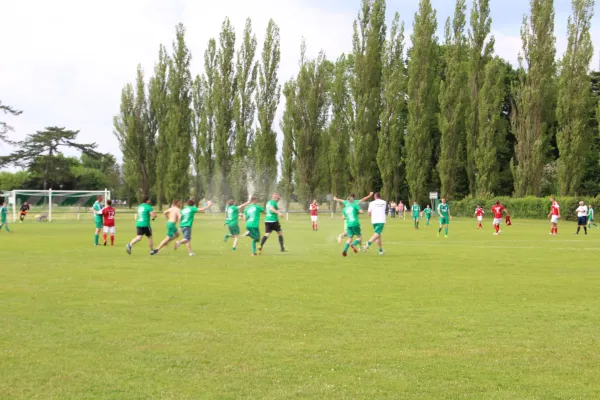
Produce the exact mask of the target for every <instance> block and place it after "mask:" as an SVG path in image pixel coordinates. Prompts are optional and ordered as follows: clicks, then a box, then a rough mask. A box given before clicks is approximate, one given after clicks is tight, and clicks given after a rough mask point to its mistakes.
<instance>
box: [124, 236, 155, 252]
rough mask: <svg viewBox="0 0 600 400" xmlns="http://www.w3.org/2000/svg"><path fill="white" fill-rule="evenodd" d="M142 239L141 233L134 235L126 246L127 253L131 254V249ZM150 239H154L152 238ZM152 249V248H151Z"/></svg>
mask: <svg viewBox="0 0 600 400" xmlns="http://www.w3.org/2000/svg"><path fill="white" fill-rule="evenodd" d="M140 240H142V236H141V235H139V236H136V237H134V238H133V239H132V240H131V242H129V243H127V245H126V246H125V250H126V251H127V254H129V255H131V249H132V248H133V246H134V245H135V244H136V243H137V242H139V241H140ZM150 241H152V239H150ZM150 249H152V248H150Z"/></svg>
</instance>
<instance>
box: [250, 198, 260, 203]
mask: <svg viewBox="0 0 600 400" xmlns="http://www.w3.org/2000/svg"><path fill="white" fill-rule="evenodd" d="M257 202H258V199H257V198H256V196H252V197H251V198H250V203H252V204H256V203H257Z"/></svg>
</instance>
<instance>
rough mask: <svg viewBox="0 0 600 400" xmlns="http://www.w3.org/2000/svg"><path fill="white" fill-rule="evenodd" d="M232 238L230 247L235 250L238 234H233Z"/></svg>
mask: <svg viewBox="0 0 600 400" xmlns="http://www.w3.org/2000/svg"><path fill="white" fill-rule="evenodd" d="M232 238H233V246H232V248H233V249H234V250H235V249H236V248H237V244H238V240H239V236H238V235H233V236H232Z"/></svg>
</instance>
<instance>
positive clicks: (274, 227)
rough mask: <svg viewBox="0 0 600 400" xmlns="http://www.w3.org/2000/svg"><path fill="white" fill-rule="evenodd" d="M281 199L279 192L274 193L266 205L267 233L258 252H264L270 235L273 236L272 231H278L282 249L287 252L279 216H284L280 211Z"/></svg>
mask: <svg viewBox="0 0 600 400" xmlns="http://www.w3.org/2000/svg"><path fill="white" fill-rule="evenodd" d="M279 199H280V197H279V193H273V197H271V200H269V201H268V202H267V205H266V207H265V209H266V211H267V214H266V215H265V234H264V236H263V237H262V239H261V241H260V248H259V249H258V254H262V249H263V246H264V245H265V243H266V241H267V239H268V238H269V236H271V232H277V235H279V245H280V246H281V251H282V252H285V247H284V246H283V230H282V229H281V225H280V224H279V217H282V216H283V213H282V212H281V211H279V205H278V202H279Z"/></svg>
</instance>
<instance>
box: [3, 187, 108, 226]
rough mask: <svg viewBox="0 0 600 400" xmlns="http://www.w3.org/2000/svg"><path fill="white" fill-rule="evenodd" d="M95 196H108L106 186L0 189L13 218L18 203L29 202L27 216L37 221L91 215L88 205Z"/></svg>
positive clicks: (88, 216) (18, 207)
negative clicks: (64, 188)
mask: <svg viewBox="0 0 600 400" xmlns="http://www.w3.org/2000/svg"><path fill="white" fill-rule="evenodd" d="M97 196H102V197H103V203H104V201H106V200H108V199H110V190H108V189H104V190H52V189H49V190H13V191H10V192H0V197H4V198H5V199H6V201H7V202H8V205H9V208H11V209H12V214H13V222H16V221H17V219H18V218H19V215H20V210H21V206H22V205H23V204H24V203H27V204H29V207H30V211H29V213H28V214H27V215H28V217H27V218H28V219H30V218H31V219H35V220H38V221H48V222H52V221H73V220H77V221H79V220H81V219H82V218H92V217H93V215H92V214H91V212H90V208H91V207H92V206H93V205H94V202H95V201H96V197H97Z"/></svg>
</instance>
